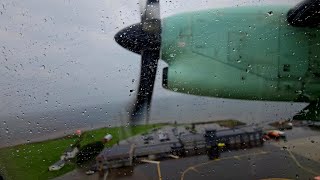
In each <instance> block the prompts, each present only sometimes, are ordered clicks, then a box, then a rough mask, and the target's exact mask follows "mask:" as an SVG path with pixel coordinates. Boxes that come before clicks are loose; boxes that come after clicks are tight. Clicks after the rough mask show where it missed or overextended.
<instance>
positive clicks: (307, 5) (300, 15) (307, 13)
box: [287, 0, 320, 27]
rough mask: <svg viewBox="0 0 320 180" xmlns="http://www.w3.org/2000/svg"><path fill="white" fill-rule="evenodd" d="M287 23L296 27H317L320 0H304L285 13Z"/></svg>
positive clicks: (319, 19) (319, 20)
mask: <svg viewBox="0 0 320 180" xmlns="http://www.w3.org/2000/svg"><path fill="white" fill-rule="evenodd" d="M287 20H288V22H289V24H291V25H292V26H296V27H317V26H319V25H320V0H304V1H302V2H301V3H299V4H298V5H296V6H295V7H293V8H292V9H290V10H289V12H288V14H287Z"/></svg>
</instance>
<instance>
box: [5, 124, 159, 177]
mask: <svg viewBox="0 0 320 180" xmlns="http://www.w3.org/2000/svg"><path fill="white" fill-rule="evenodd" d="M159 126H162V125H161V124H157V125H141V126H135V127H131V128H121V127H114V128H101V129H97V130H92V131H87V132H85V133H84V134H83V137H82V139H81V143H80V144H81V145H85V144H88V143H90V142H93V141H96V140H101V139H102V138H103V137H104V136H105V135H106V134H107V133H110V134H112V136H113V139H112V140H111V141H110V142H109V143H108V144H107V146H112V145H113V144H115V143H116V142H117V141H120V140H123V139H126V138H128V137H130V136H133V135H136V134H140V133H144V132H147V131H149V130H150V129H152V128H154V127H159ZM127 131H130V132H131V133H125V132H127ZM77 140H78V138H77V137H64V138H60V139H54V140H49V141H44V142H39V143H32V144H23V145H18V146H13V147H8V148H2V149H0V171H1V172H0V174H3V175H4V176H5V177H6V179H8V180H10V179H12V180H20V179H21V180H22V179H23V180H35V179H52V178H54V177H58V176H60V175H63V174H65V173H67V172H69V171H72V170H73V169H75V168H76V165H74V164H72V163H69V164H66V165H65V166H64V167H63V168H62V169H61V170H59V171H55V172H50V171H48V167H49V166H50V165H52V164H53V163H55V162H56V161H58V160H59V159H60V156H61V155H62V153H63V152H64V150H65V149H66V148H67V147H68V146H70V145H71V144H74V143H75V142H76V141H77Z"/></svg>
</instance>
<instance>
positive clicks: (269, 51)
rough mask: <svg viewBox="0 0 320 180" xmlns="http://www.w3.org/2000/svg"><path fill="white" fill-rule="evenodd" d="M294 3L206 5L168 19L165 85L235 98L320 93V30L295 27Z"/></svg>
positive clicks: (303, 97)
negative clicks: (212, 7) (292, 20)
mask: <svg viewBox="0 0 320 180" xmlns="http://www.w3.org/2000/svg"><path fill="white" fill-rule="evenodd" d="M289 9H290V7H272V6H267V7H242V8H226V9H218V10H205V11H201V12H191V13H185V14H180V15H175V16H172V17H168V18H166V19H164V21H163V29H162V49H161V50H162V59H163V60H164V61H166V62H167V63H168V65H169V67H168V68H165V69H164V72H163V87H164V88H166V89H169V90H172V91H175V92H181V93H187V94H193V95H200V96H211V97H221V98H232V99H247V100H268V101H300V102H309V101H314V100H316V99H317V98H319V97H320V59H319V57H320V32H319V30H318V29H317V28H304V27H293V26H291V25H289V24H288V22H287V20H286V13H287V12H288V11H289Z"/></svg>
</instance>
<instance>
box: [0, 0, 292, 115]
mask: <svg viewBox="0 0 320 180" xmlns="http://www.w3.org/2000/svg"><path fill="white" fill-rule="evenodd" d="M274 2H277V3H279V0H268V1H267V0H211V1H210V0H178V1H175V0H172V1H161V4H160V5H161V16H162V17H166V16H169V15H172V14H176V13H179V12H185V11H191V10H193V11H194V10H200V9H206V8H217V7H226V6H243V5H252V4H255V5H263V4H266V3H274ZM296 2H298V0H285V1H280V3H281V4H292V5H294V4H296ZM138 10H139V4H138V0H112V1H111V0H27V1H26V0H19V1H17V0H1V1H0V22H1V24H0V63H1V66H0V87H1V88H0V99H1V101H0V115H1V116H2V115H8V114H9V113H16V112H19V111H42V110H43V109H44V108H45V107H52V106H60V107H61V108H63V107H66V106H68V105H71V106H74V107H75V106H82V105H93V104H102V103H107V102H118V101H119V102H120V101H128V100H129V99H130V98H132V96H129V95H130V92H129V90H130V89H134V88H136V85H137V83H138V82H137V80H138V74H139V66H140V57H139V56H138V55H136V54H133V53H131V52H129V51H127V50H125V49H123V48H122V47H120V46H119V45H117V44H116V43H115V41H114V40H113V36H114V34H115V33H116V32H118V31H119V30H120V29H122V28H124V27H126V26H128V25H130V24H133V23H136V22H139V19H140V17H139V11H138ZM163 67H165V64H164V63H160V67H159V68H158V70H159V71H158V75H159V76H158V77H157V79H158V81H157V82H156V89H155V91H156V94H155V96H157V97H161V96H174V95H176V94H175V93H173V92H168V91H166V90H163V89H162V88H161V83H160V78H161V76H160V72H161V70H162V68H163ZM133 79H134V80H135V81H134V82H133Z"/></svg>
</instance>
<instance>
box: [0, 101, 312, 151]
mask: <svg viewBox="0 0 320 180" xmlns="http://www.w3.org/2000/svg"><path fill="white" fill-rule="evenodd" d="M305 106H306V104H302V103H294V104H292V103H286V102H277V103H275V102H255V101H239V100H228V99H216V98H205V97H197V96H186V95H175V96H167V97H161V98H154V99H153V104H152V107H151V108H152V111H151V120H150V122H151V123H159V122H171V123H173V122H175V121H177V122H178V123H190V122H199V121H209V120H220V119H237V120H240V121H243V122H246V123H247V124H265V123H268V122H271V121H276V120H280V119H287V118H289V117H292V116H293V115H294V114H295V113H297V112H298V111H300V110H301V109H303V108H304V107H305ZM127 107H128V103H127V102H124V103H109V104H108V103H107V104H104V105H95V106H92V107H82V108H71V107H70V108H65V109H59V110H55V111H48V112H41V113H35V112H33V113H25V115H24V116H23V118H24V119H23V120H21V118H16V115H12V116H10V117H2V118H0V120H1V121H2V122H3V121H6V125H4V126H2V127H0V147H3V146H8V145H15V144H19V143H26V142H27V140H30V141H31V142H34V141H39V140H45V139H50V138H55V137H59V136H63V135H66V134H70V133H73V132H74V131H75V130H76V129H83V130H86V129H94V128H98V127H113V126H119V125H127V120H128V118H127V115H126V111H125V109H126V108H127ZM106 112H107V113H106ZM83 113H84V115H83ZM30 131H31V132H32V133H30Z"/></svg>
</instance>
